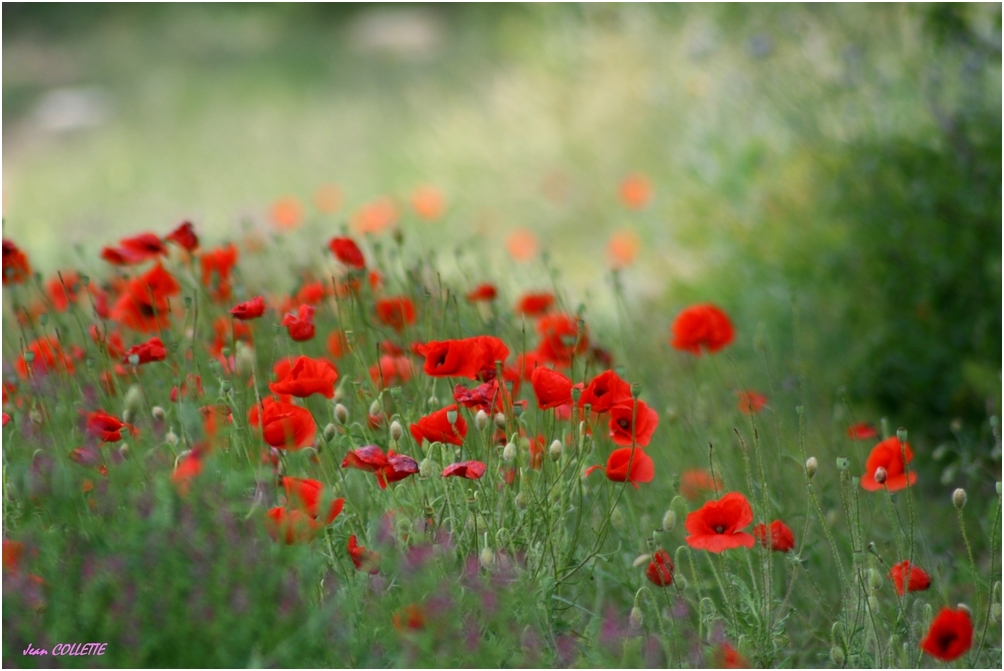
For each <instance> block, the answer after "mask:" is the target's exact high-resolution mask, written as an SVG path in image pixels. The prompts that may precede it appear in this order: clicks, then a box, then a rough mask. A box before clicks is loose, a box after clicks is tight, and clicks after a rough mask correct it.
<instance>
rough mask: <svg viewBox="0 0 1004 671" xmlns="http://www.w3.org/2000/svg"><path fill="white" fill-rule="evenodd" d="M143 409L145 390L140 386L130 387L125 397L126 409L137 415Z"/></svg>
mask: <svg viewBox="0 0 1004 671" xmlns="http://www.w3.org/2000/svg"><path fill="white" fill-rule="evenodd" d="M142 407H143V390H142V389H141V388H140V386H139V385H138V384H134V385H132V386H131V387H129V390H128V391H126V395H125V409H126V410H129V411H131V412H132V414H133V415H136V413H138V412H139V411H140V409H142Z"/></svg>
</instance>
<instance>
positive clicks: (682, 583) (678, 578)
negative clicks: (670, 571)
mask: <svg viewBox="0 0 1004 671" xmlns="http://www.w3.org/2000/svg"><path fill="white" fill-rule="evenodd" d="M673 582H675V583H676V586H677V587H679V588H680V591H681V592H682V591H683V590H685V589H687V579H686V578H684V577H683V574H682V573H677V574H676V575H675V576H673Z"/></svg>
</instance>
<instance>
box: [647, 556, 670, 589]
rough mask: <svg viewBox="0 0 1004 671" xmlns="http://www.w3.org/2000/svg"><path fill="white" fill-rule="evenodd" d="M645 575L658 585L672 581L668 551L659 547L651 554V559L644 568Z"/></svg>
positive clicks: (662, 585) (663, 585) (668, 583)
mask: <svg viewBox="0 0 1004 671" xmlns="http://www.w3.org/2000/svg"><path fill="white" fill-rule="evenodd" d="M645 577H646V578H648V579H649V580H650V581H651V582H652V583H653V584H655V585H658V586H659V587H666V586H667V585H670V584H672V583H673V560H672V559H670V557H669V553H668V552H666V551H665V550H663V549H661V548H660V549H659V550H656V551H655V552H654V553H653V554H652V561H651V562H649V565H648V568H647V569H645Z"/></svg>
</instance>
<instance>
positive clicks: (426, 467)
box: [418, 457, 436, 479]
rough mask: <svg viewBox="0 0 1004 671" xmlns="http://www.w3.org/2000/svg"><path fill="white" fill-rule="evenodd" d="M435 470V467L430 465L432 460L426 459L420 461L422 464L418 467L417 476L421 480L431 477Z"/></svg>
mask: <svg viewBox="0 0 1004 671" xmlns="http://www.w3.org/2000/svg"><path fill="white" fill-rule="evenodd" d="M435 470H436V465H435V464H434V463H432V459H429V458H428V457H426V458H425V459H422V463H420V464H419V465H418V476H419V477H420V478H422V479H426V478H430V477H432V473H433V472H434V471H435Z"/></svg>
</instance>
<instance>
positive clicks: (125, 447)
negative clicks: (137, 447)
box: [119, 443, 129, 459]
mask: <svg viewBox="0 0 1004 671" xmlns="http://www.w3.org/2000/svg"><path fill="white" fill-rule="evenodd" d="M119 456H121V457H122V458H123V459H125V458H126V457H128V456H129V443H122V444H121V445H119Z"/></svg>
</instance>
